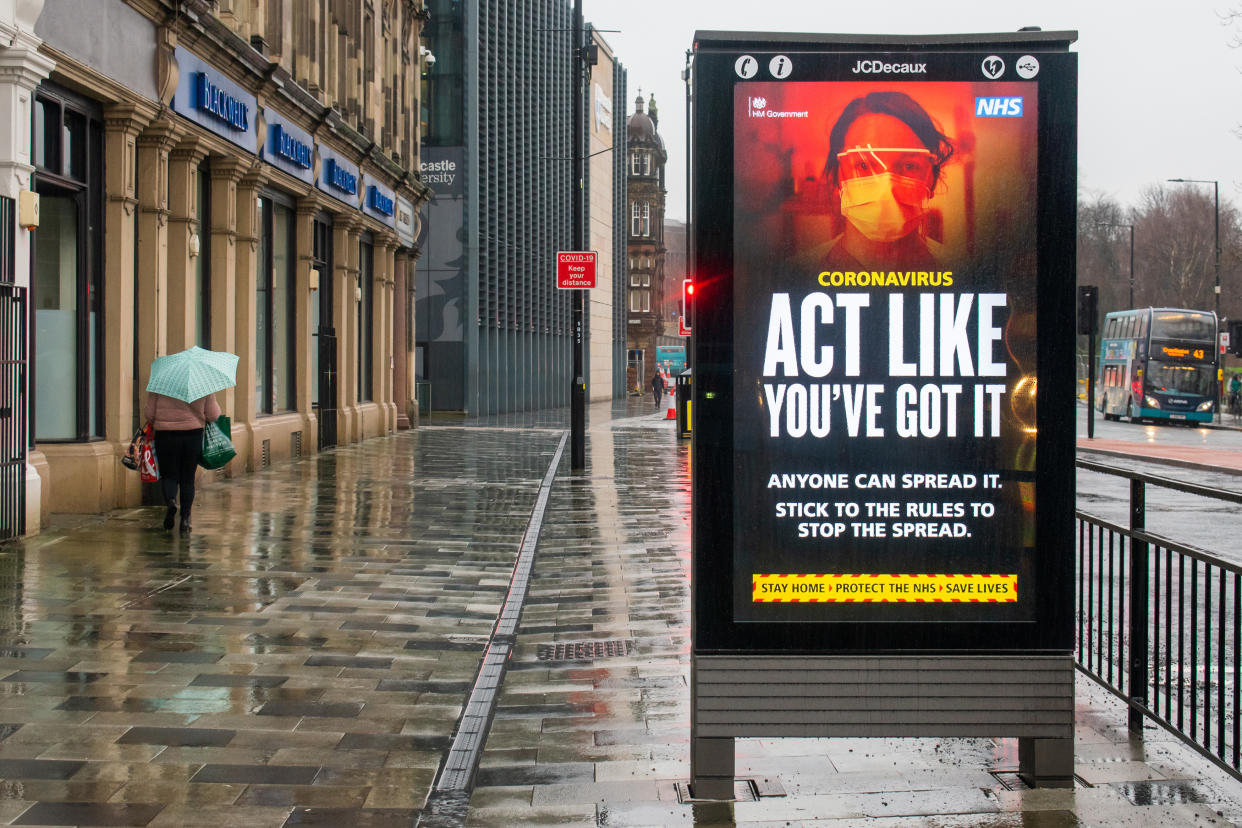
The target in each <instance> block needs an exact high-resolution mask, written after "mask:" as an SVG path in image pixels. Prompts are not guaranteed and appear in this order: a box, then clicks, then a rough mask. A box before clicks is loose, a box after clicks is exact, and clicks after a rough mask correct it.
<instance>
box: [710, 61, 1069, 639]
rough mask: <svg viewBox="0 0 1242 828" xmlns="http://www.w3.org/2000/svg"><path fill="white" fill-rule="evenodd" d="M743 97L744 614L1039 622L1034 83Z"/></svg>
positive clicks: (738, 603) (738, 141)
mask: <svg viewBox="0 0 1242 828" xmlns="http://www.w3.org/2000/svg"><path fill="white" fill-rule="evenodd" d="M733 96H734V99H733V104H734V111H733V112H734V114H733V126H734V134H735V140H734V147H735V153H734V162H733V163H734V166H733V172H734V213H733V231H734V237H733V244H734V248H733V266H734V270H733V297H732V299H733V307H734V319H733V359H734V373H733V401H734V402H733V440H734V457H735V458H736V460H735V463H736V466H735V468H734V475H735V480H737V481H746V484H745V485H738V486H736V487H735V489H734V493H733V497H734V504H733V505H734V508H733V515H734V525H733V533H734V540H735V543H734V546H733V549H734V561H733V564H734V573H735V576H734V579H733V585H734V595H733V605H734V606H733V610H734V618H735V620H737V621H739V622H747V621H752V622H753V621H828V622H831V621H847V622H849V621H863V622H884V621H906V622H916V621H956V622H970V621H996V622H1000V621H1004V622H1012V621H1030V620H1032V619H1033V618H1034V616H1035V600H1034V598H1035V591H1036V589H1037V585H1036V584H1035V583H1034V582H1033V581H1034V573H1035V571H1036V568H1037V567H1036V566H1035V561H1034V555H1035V548H1034V547H1035V521H1036V517H1037V504H1036V503H1035V482H1034V481H1035V476H1034V471H1035V433H1036V429H1035V425H1036V423H1035V401H1036V383H1035V377H1036V335H1035V334H1036V284H1037V279H1036V276H1037V274H1036V267H1037V257H1036V204H1037V192H1036V190H1037V184H1036V182H1037V173H1038V170H1037V127H1038V121H1039V112H1038V111H1037V95H1036V85H1035V84H1034V83H1033V82H1027V81H1021V80H1014V81H1001V82H997V81H986V80H984V79H982V78H981V79H980V80H979V81H978V82H976V81H923V82H918V81H915V82H910V81H889V80H843V81H806V82H770V81H769V82H763V81H756V82H742V83H737V84H736V85H735V86H734V88H733ZM1066 326H1067V336H1068V335H1069V333H1068V331H1069V330H1070V326H1072V320H1068V319H1067V320H1066Z"/></svg>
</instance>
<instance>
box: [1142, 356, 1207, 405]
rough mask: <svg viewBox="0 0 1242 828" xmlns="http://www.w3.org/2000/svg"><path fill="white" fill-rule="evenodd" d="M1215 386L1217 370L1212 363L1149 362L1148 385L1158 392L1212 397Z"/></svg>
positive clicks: (1159, 360) (1158, 360) (1157, 360)
mask: <svg viewBox="0 0 1242 828" xmlns="http://www.w3.org/2000/svg"><path fill="white" fill-rule="evenodd" d="M1215 384H1216V368H1215V367H1214V366H1213V365H1212V364H1211V363H1210V362H1207V363H1199V364H1191V363H1186V362H1173V361H1166V360H1161V359H1155V358H1152V359H1149V360H1148V361H1147V385H1148V387H1149V388H1152V389H1154V390H1156V391H1180V392H1182V393H1184V394H1198V395H1199V396H1202V397H1210V396H1212V394H1213V393H1214V392H1213V388H1214V386H1215Z"/></svg>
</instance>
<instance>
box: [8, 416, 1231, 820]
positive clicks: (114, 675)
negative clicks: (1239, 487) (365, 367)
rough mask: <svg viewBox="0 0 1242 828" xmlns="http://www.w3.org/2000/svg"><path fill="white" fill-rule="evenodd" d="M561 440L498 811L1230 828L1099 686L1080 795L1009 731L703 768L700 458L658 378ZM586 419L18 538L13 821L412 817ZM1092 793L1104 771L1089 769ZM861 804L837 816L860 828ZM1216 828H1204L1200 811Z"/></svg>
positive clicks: (388, 449) (1207, 779)
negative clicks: (1138, 738)
mask: <svg viewBox="0 0 1242 828" xmlns="http://www.w3.org/2000/svg"><path fill="white" fill-rule="evenodd" d="M590 422H591V425H590V430H589V433H588V441H587V449H588V455H587V457H588V468H587V469H586V470H585V471H584V472H583V473H581V474H573V473H571V472H570V469H569V461H568V456H566V457H565V458H564V459H563V461H562V464H561V466H560V469H559V472H560V473H559V476H558V478H557V480H556V483H555V485H554V486H553V488H552V495H551V500H550V502H549V504H548V511H547V514H546V516H545V519H544V522H543V532H542V536H541V540H540V544H539V547H538V552H537V555H536V561H535V568H534V573H533V575H532V580H531V587H530V594H529V598H528V600H527V603H526V606H525V610H524V613H523V615H522V619H521V627H520V630H519V634H518V636H517V640H516V645H515V650H514V655H513V657H512V659H511V661H510V665H509V669H508V673H507V676H506V679H505V682H504V685H503V687H502V689H501V693H500V697H499V703H498V706H497V709H496V713H495V718H494V721H493V723H492V726H491V731H490V735H489V737H488V739H487V742H486V747H485V750H484V753H483V759H482V764H481V767H480V769H479V771H478V773H477V777H476V780H475V787H474V790H473V791H472V793H471V794H470V797H469V810H468V816H467V821H468V823H469V824H472V825H499V826H512V825H533V824H564V825H584V826H585V825H590V826H663V825H677V824H697V825H730V824H755V825H759V824H772V825H808V824H819V823H828V822H833V823H834V824H851V822H854V821H857V822H862V821H866V824H867V825H868V826H869V827H870V826H877V825H879V826H907V825H909V826H913V825H920V826H930V825H935V826H958V825H961V826H974V825H988V826H1062V825H1079V824H1090V825H1106V824H1121V823H1124V824H1130V825H1141V824H1157V823H1159V824H1175V825H1176V824H1187V825H1189V824H1211V823H1212V821H1216V822H1217V824H1219V823H1220V822H1221V821H1222V817H1221V816H1219V815H1218V814H1217V812H1218V811H1224V813H1225V816H1226V817H1228V818H1235V817H1237V816H1239V815H1242V808H1240V807H1239V806H1238V805H1237V804H1236V799H1237V796H1236V793H1237V786H1236V783H1228V782H1223V781H1221V779H1220V777H1219V775H1214V774H1213V773H1212V772H1210V771H1208V770H1206V769H1205V766H1204V765H1203V763H1201V762H1197V760H1194V759H1191V758H1188V755H1187V753H1186V751H1185V749H1183V748H1182V747H1180V745H1178V743H1176V742H1175V741H1174V740H1173V739H1172V738H1171V737H1168V738H1165V737H1163V736H1162V735H1161V734H1159V733H1156V732H1151V731H1149V738H1148V739H1147V740H1146V742H1145V743H1144V742H1134V743H1132V742H1130V740H1129V737H1128V735H1127V733H1126V732H1125V726H1124V722H1125V719H1124V713H1123V712H1121V711H1120V709H1119V708H1118V707H1116V706H1115V705H1112V703H1111V701H1110V700H1109V699H1108V698H1107V696H1105V695H1104V694H1102V693H1101V692H1099V691H1095V690H1094V689H1093V688H1091V686H1090V685H1089V684H1087V683H1086V682H1085V681H1084V682H1082V683H1080V688H1079V689H1080V709H1079V714H1078V715H1079V740H1078V754H1079V756H1078V760H1079V765H1078V768H1079V775H1080V777H1081V778H1082V782H1083V787H1080V788H1079V789H1078V790H1076V791H1036V792H1031V791H1021V790H1010V789H1009V787H1008V786H1007V784H1006V777H1004V776H1003V774H998V775H996V776H994V775H992V774H990V773H989V771H990V770H1001V771H1004V770H1006V769H1012V768H1013V767H1014V766H1015V765H1016V755H1015V752H1016V747H1015V746H1014V743H1013V742H1012V740H1003V739H997V740H990V739H969V740H949V739H944V740H931V739H923V740H904V741H903V740H862V739H853V740H851V739H835V740H798V739H785V740H779V739H771V740H742V741H740V742H739V743H738V767H739V773H741V774H742V775H743V776H745V777H746V779H747V780H749V781H747V782H746V783H744V784H743V786H742V788H741V789H740V790H741V791H742V793H743V794H745V795H744V796H743V797H742V799H743V800H746V801H739V802H736V803H703V802H699V803H683V802H682V801H681V798H680V794H679V790H680V789H679V783H683V782H684V781H685V780H686V778H687V776H688V773H689V766H688V758H687V749H688V740H689V688H688V686H687V678H688V674H689V615H688V612H689V580H688V578H689V567H690V560H689V530H688V516H689V488H690V485H689V463H688V461H689V447H688V445H687V444H685V443H678V442H677V441H676V439H675V438H674V436H673V432H672V426H671V424H670V423H668V422H666V421H664V420H663V419H662V412H655V411H654V410H653V409H652V407H651V401H650V398H643V399H631V400H629V401H627V402H626V404H623V405H621V406H618V407H617V409H616V410H610V409H609V407H607V406H604V407H594V406H593V407H592V410H591V413H590ZM566 423H567V416H566V412H564V411H556V412H538V413H534V414H521V415H511V416H506V417H496V418H485V419H480V420H477V421H471V422H464V421H461V420H448V419H434V420H432V421H430V422H429V423H426V424H424V427H422V428H421V429H419V430H417V431H415V432H409V433H404V434H401V435H397V436H394V437H389V438H383V439H378V440H373V441H370V442H368V443H365V444H362V445H358V446H351V447H345V448H341V449H338V450H336V451H333V452H329V453H326V454H323V455H320V456H318V457H314V458H308V459H305V460H302V461H298V462H295V463H291V464H288V465H285V466H280V467H276V468H273V469H270V470H267V471H265V472H261V473H257V474H253V475H249V476H244V477H241V478H239V479H237V480H234V481H229V482H222V483H216V484H213V485H210V486H207V487H205V488H204V489H203V493H202V495H201V501H200V504H199V506H198V507H197V509H196V515H195V533H194V535H193V536H191V537H189V538H180V537H177V536H169V535H165V534H164V533H163V532H162V531H160V530H158V529H157V528H154V527H156V526H157V525H158V523H159V519H160V514H159V512H158V511H156V510H154V509H134V510H129V511H125V512H120V513H116V514H114V515H111V516H109V517H108V518H107V519H95V518H92V519H85V520H76V521H72V522H71V523H69V524H67V525H66V526H65V528H62V529H59V530H53V531H49V532H47V533H45V534H44V535H42V536H40V537H37V538H33V539H31V540H29V541H27V542H25V543H22V544H16V545H10V546H6V547H0V824H18V825H44V826H50V825H119V826H210V827H211V828H228V826H247V828H266V826H273V828H274V827H275V826H284V825H289V826H293V825H299V826H301V825H327V826H340V827H342V828H345V827H347V828H354V827H355V826H358V827H359V828H365V827H366V826H402V828H409V826H411V825H413V824H414V823H415V822H416V821H417V820H418V819H419V817H420V810H421V809H422V808H423V805H424V803H425V801H426V799H427V795H428V792H429V790H430V788H431V785H432V782H433V780H434V778H435V774H436V771H437V769H438V768H439V766H440V763H441V762H442V760H443V757H444V754H445V752H446V750H447V749H448V746H449V744H450V741H451V738H452V736H453V731H454V726H455V724H456V722H457V721H458V718H459V716H460V715H461V713H462V707H463V704H464V701H465V699H466V697H467V696H468V694H469V692H470V689H471V686H472V685H473V682H474V679H475V673H476V670H477V668H478V664H479V659H480V656H481V654H482V652H483V648H484V646H485V645H486V642H487V640H488V636H489V634H490V632H491V629H492V626H493V623H494V620H495V617H496V612H497V610H498V609H499V607H500V606H501V604H502V602H503V600H504V597H505V594H506V590H507V588H508V585H509V578H510V574H511V571H512V567H513V565H514V561H515V559H516V557H517V551H518V547H519V544H520V540H521V536H522V533H523V531H524V530H525V528H526V526H527V522H528V520H529V518H530V513H531V509H532V506H533V504H534V501H535V498H536V495H537V492H538V488H539V482H540V480H541V478H542V477H543V475H544V473H545V472H546V470H547V466H548V463H549V462H550V459H551V457H552V456H553V453H554V451H555V449H556V446H557V443H558V441H559V439H560V437H561V433H562V431H563V429H564V427H565V426H566ZM1086 785H1090V786H1091V787H1086ZM838 820H840V821H839V822H838ZM1196 820H1197V821H1198V822H1196Z"/></svg>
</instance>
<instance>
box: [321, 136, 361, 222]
mask: <svg viewBox="0 0 1242 828" xmlns="http://www.w3.org/2000/svg"><path fill="white" fill-rule="evenodd" d="M319 158H320V164H319V178H318V179H317V180H316V181H315V186H316V187H318V188H319V190H320V191H321V192H325V193H327V194H328V195H330V196H332V197H333V198H335V199H338V200H340V201H343V202H345V203H346V204H348V205H349V206H350V207H353V208H354V209H358V208H359V207H360V206H362V205H361V204H360V203H359V202H360V201H362V199H361V197H360V196H361V194H362V193H361V190H360V189H359V181H360V180H361V178H362V173H361V171H360V170H359V169H358V165H357V164H355V163H353V162H352V161H350V160H349V159H347V158H344V157H342V156H340V155H338V154H337V153H336V151H335V150H333V149H332V147H330V146H328V145H327V144H323V143H321V144H319Z"/></svg>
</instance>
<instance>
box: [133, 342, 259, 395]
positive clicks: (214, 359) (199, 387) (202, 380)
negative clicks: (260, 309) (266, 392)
mask: <svg viewBox="0 0 1242 828" xmlns="http://www.w3.org/2000/svg"><path fill="white" fill-rule="evenodd" d="M234 385H237V355H236V354H230V353H226V352H224V351H208V350H207V349H205V348H200V347H198V346H197V345H195V346H194V347H193V348H190V349H188V350H185V351H182V352H180V353H177V354H169V355H168V356H162V357H159V358H158V359H156V360H155V362H152V363H151V380H150V381H149V382H148V383H147V390H148V391H154V392H155V393H156V394H163V395H164V396H166V397H176V398H177V399H179V400H185V401H186V402H194V401H195V400H197V399H198V398H199V397H205V396H207V395H208V394H214V393H216V392H217V391H223V390H224V389H225V388H232V387H233V386H234Z"/></svg>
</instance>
